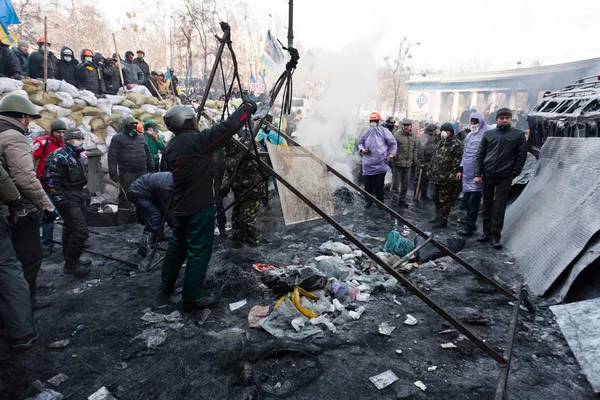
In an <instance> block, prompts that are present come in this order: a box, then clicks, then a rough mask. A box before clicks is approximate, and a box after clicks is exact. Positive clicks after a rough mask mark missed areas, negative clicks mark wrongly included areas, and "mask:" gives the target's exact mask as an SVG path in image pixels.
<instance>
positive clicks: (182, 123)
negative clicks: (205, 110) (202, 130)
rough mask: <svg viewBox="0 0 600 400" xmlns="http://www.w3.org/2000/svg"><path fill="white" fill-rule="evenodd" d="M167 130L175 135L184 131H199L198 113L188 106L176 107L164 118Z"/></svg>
mask: <svg viewBox="0 0 600 400" xmlns="http://www.w3.org/2000/svg"><path fill="white" fill-rule="evenodd" d="M164 120H165V125H167V129H168V130H170V131H171V132H173V133H180V132H182V131H183V130H193V131H197V130H198V121H197V120H196V113H195V112H194V110H192V109H191V108H188V107H186V106H175V107H173V108H171V109H170V110H169V111H167V113H166V114H165V117H164Z"/></svg>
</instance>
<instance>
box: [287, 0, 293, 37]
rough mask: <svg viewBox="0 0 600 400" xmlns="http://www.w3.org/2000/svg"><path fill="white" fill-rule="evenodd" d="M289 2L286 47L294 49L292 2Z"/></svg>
mask: <svg viewBox="0 0 600 400" xmlns="http://www.w3.org/2000/svg"><path fill="white" fill-rule="evenodd" d="M288 1H289V6H290V7H289V20H288V36H287V39H288V47H294V0H288Z"/></svg>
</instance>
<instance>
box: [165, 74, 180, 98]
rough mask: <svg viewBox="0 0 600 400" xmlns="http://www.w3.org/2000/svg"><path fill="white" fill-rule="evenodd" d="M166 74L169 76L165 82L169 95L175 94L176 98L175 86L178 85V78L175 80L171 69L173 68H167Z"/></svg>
mask: <svg viewBox="0 0 600 400" xmlns="http://www.w3.org/2000/svg"><path fill="white" fill-rule="evenodd" d="M167 73H168V75H169V79H168V81H167V87H168V88H169V94H173V93H175V96H177V84H178V83H179V78H177V77H176V76H175V70H174V69H173V67H169V69H168V71H167ZM171 85H173V87H172V88H171Z"/></svg>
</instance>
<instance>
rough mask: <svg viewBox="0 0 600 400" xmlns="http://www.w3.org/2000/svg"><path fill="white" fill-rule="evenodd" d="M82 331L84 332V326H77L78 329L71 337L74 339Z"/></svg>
mask: <svg viewBox="0 0 600 400" xmlns="http://www.w3.org/2000/svg"><path fill="white" fill-rule="evenodd" d="M82 330H83V325H77V328H75V330H74V331H73V332H71V337H74V336H75V335H77V334H78V333H79V332H81V331H82Z"/></svg>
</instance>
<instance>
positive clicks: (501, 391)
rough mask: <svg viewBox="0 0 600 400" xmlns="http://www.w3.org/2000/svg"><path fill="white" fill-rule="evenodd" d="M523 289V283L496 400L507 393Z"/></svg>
mask: <svg viewBox="0 0 600 400" xmlns="http://www.w3.org/2000/svg"><path fill="white" fill-rule="evenodd" d="M522 288H523V282H520V283H519V286H518V287H517V296H518V300H517V301H515V302H514V303H515V304H514V306H513V314H512V319H511V321H510V327H509V328H508V338H507V339H506V346H505V347H504V359H505V360H506V365H502V366H500V376H499V378H498V386H497V387H496V395H495V397H494V400H503V399H504V394H505V392H506V384H507V383H508V373H509V371H510V361H511V360H512V353H513V347H514V345H515V336H516V335H517V322H518V320H519V307H521V289H522Z"/></svg>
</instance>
